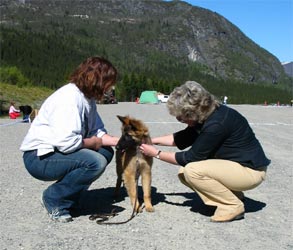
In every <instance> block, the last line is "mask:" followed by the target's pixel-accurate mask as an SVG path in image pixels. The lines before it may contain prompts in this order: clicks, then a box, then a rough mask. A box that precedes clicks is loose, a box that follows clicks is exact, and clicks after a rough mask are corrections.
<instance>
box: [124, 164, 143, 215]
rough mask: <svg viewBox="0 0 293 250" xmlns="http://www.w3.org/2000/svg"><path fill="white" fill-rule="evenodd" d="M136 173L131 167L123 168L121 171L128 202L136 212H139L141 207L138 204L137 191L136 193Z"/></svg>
mask: <svg viewBox="0 0 293 250" xmlns="http://www.w3.org/2000/svg"><path fill="white" fill-rule="evenodd" d="M135 175H136V173H135V171H134V170H133V169H125V171H124V173H123V181H124V185H125V188H126V190H127V193H128V196H129V198H130V202H131V205H132V207H133V208H134V209H135V211H136V212H137V213H139V212H141V208H140V206H139V201H138V197H137V196H138V193H137V181H136V179H135V178H136V177H135Z"/></svg>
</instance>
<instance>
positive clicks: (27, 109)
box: [19, 105, 33, 122]
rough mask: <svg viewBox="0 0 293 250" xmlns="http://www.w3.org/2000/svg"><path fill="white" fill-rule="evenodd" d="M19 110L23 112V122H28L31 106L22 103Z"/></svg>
mask: <svg viewBox="0 0 293 250" xmlns="http://www.w3.org/2000/svg"><path fill="white" fill-rule="evenodd" d="M19 110H20V111H21V112H22V113H23V118H22V120H23V121H24V122H29V121H30V118H29V116H30V114H31V113H32V111H33V109H32V107H31V106H29V105H22V106H19Z"/></svg>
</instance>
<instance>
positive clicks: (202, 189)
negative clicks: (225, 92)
mask: <svg viewBox="0 0 293 250" xmlns="http://www.w3.org/2000/svg"><path fill="white" fill-rule="evenodd" d="M167 107H168V109H169V113H170V114H171V115H173V116H175V117H176V118H177V120H178V121H180V122H182V123H186V124H187V128H186V129H184V130H182V131H179V132H176V133H174V134H171V135H166V136H162V137H156V138H153V139H152V142H153V143H154V144H158V145H164V146H177V147H178V148H179V149H181V150H183V149H186V148H188V149H187V150H185V151H182V152H165V151H164V152H162V151H161V150H158V149H156V147H154V146H152V145H146V144H143V145H141V147H140V150H141V151H142V153H144V154H146V155H149V156H153V157H156V158H157V159H160V160H163V161H166V162H169V163H172V164H175V165H180V166H182V167H181V168H180V169H179V173H178V177H179V179H180V181H181V182H182V183H183V184H184V185H186V186H187V187H189V188H191V189H192V190H194V191H195V192H196V193H197V194H198V195H199V196H200V198H201V199H202V200H203V202H204V203H205V204H206V205H211V206H215V207H216V210H215V213H214V215H213V216H212V217H211V221H213V222H227V221H232V220H237V219H242V218H243V217H244V212H245V210H244V204H243V202H242V200H243V199H244V195H243V192H242V191H245V190H249V189H253V188H255V187H256V186H258V185H259V184H260V183H261V182H262V181H263V180H264V178H265V175H266V169H267V166H268V165H269V164H270V160H268V159H267V157H266V156H265V154H264V151H263V149H262V147H261V145H260V143H259V141H258V140H257V139H256V137H255V135H254V133H253V131H252V129H251V128H250V126H249V124H248V122H247V120H246V119H245V118H244V117H243V116H242V115H241V114H239V113H238V112H237V111H235V110H234V109H232V108H230V107H228V106H225V105H221V104H220V103H219V101H217V100H216V98H215V97H214V96H213V95H212V94H210V93H209V92H208V91H207V90H206V89H204V88H203V87H202V86H201V85H200V84H199V83H197V82H193V81H188V82H186V83H185V84H183V85H182V86H180V87H177V88H175V89H174V91H173V92H172V93H171V95H170V97H169V100H168V102H167Z"/></svg>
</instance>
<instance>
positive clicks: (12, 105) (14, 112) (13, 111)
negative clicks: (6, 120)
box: [9, 101, 20, 119]
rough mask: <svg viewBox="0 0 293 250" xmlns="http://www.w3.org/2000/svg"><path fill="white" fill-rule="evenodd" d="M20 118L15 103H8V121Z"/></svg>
mask: <svg viewBox="0 0 293 250" xmlns="http://www.w3.org/2000/svg"><path fill="white" fill-rule="evenodd" d="M19 116H20V110H19V109H16V108H15V102H13V101H11V102H10V107H9V117H10V119H16V118H17V117H19Z"/></svg>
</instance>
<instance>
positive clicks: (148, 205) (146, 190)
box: [141, 167, 154, 212]
mask: <svg viewBox="0 0 293 250" xmlns="http://www.w3.org/2000/svg"><path fill="white" fill-rule="evenodd" d="M141 182H142V189H143V200H144V205H145V209H146V211H147V212H154V208H153V206H152V198H151V188H152V187H151V182H152V175H151V169H150V168H149V167H145V168H144V170H143V171H142V173H141Z"/></svg>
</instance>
